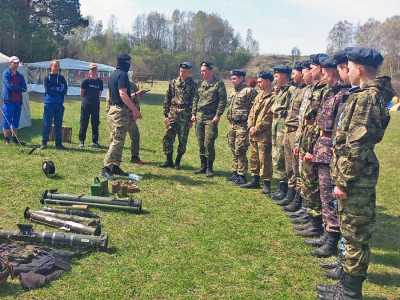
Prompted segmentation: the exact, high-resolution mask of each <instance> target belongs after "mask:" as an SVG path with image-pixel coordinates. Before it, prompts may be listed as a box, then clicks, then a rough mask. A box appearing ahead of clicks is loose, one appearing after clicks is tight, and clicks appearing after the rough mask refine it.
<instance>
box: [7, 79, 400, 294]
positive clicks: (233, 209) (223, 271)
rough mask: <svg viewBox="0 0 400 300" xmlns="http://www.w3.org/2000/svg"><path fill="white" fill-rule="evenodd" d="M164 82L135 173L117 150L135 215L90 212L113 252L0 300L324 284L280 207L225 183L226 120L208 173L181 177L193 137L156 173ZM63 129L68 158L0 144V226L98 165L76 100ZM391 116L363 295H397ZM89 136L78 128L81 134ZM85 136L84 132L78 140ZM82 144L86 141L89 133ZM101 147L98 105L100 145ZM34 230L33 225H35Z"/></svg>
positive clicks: (381, 149)
mask: <svg viewBox="0 0 400 300" xmlns="http://www.w3.org/2000/svg"><path fill="white" fill-rule="evenodd" d="M165 87H166V86H165V84H164V85H161V84H157V85H156V86H154V87H153V88H152V90H153V94H150V95H148V96H146V98H145V100H144V103H143V105H142V111H143V116H144V118H143V120H141V121H140V125H139V126H140V127H141V134H142V143H141V145H142V147H141V156H142V159H144V160H145V161H147V162H148V163H147V164H146V165H145V166H142V167H137V166H135V165H131V164H130V163H129V162H128V161H129V148H128V147H127V148H126V149H125V152H124V163H123V164H122V167H123V169H126V170H129V171H131V172H135V173H138V174H142V175H144V179H143V180H142V181H141V182H140V187H141V189H142V191H141V192H140V193H139V194H138V195H137V197H138V198H140V199H142V200H143V202H144V208H145V210H146V212H147V213H145V214H142V215H132V214H129V213H124V212H102V211H98V212H99V214H101V216H102V223H103V230H104V231H105V232H107V233H108V234H109V237H110V246H112V247H114V248H115V249H116V252H115V253H113V254H107V253H99V252H97V253H92V254H90V255H87V256H85V257H83V258H81V259H79V260H78V259H77V260H75V261H74V264H73V268H72V271H71V272H69V273H66V274H65V275H63V276H62V278H61V279H59V280H57V281H56V282H54V283H52V284H51V285H49V286H47V287H45V288H42V289H39V290H35V291H30V292H25V291H24V290H22V289H21V288H20V286H19V283H18V281H10V280H9V282H8V283H7V284H6V285H5V286H2V287H1V288H0V297H1V298H2V299H15V298H17V299H315V292H314V289H315V285H316V284H317V283H320V282H327V283H328V282H329V281H328V280H326V279H324V276H323V272H322V271H321V270H320V268H319V267H318V265H319V263H320V261H321V260H319V259H317V258H314V257H312V256H311V255H310V254H309V253H310V251H311V248H310V247H308V246H305V245H304V243H303V240H302V239H301V238H299V237H296V236H295V235H294V234H293V230H292V226H291V224H290V223H289V221H288V219H287V218H286V216H285V215H284V214H283V213H282V211H281V209H280V208H278V207H277V206H276V205H274V204H272V203H271V201H269V200H267V199H266V198H265V197H264V196H263V195H261V193H260V191H244V190H240V189H238V188H236V187H233V186H232V185H231V184H229V183H227V182H226V180H225V177H226V175H227V174H228V172H229V167H230V158H231V156H230V150H229V148H228V147H227V142H226V138H225V136H226V131H227V122H226V121H225V119H224V121H223V122H222V124H221V128H220V135H219V138H218V140H217V161H216V166H215V167H216V171H217V176H216V177H214V178H211V179H207V178H205V177H204V176H195V175H193V170H194V169H195V168H197V167H198V165H199V162H198V149H197V143H196V139H195V136H194V132H193V130H191V132H190V139H189V145H188V152H187V154H186V155H185V156H184V160H183V170H181V171H176V170H162V169H160V168H158V167H157V165H158V164H159V163H160V162H162V161H163V159H164V156H163V154H162V144H161V141H162V136H163V123H162V112H161V105H160V104H161V101H162V95H160V94H164V90H165ZM33 100H35V101H32V102H31V109H32V121H33V127H32V128H27V129H24V130H22V131H21V136H22V137H23V139H24V140H26V141H29V142H32V143H40V140H41V133H40V132H41V115H42V109H43V108H42V103H41V101H40V98H38V97H37V96H35V97H33ZM65 107H66V110H65V117H64V124H65V126H71V127H72V128H73V142H74V143H73V144H72V145H66V146H67V147H69V148H71V150H70V151H55V150H54V149H52V148H50V149H48V150H45V151H37V152H35V153H34V154H33V155H30V156H28V155H27V154H25V153H21V152H20V151H19V150H18V149H17V148H16V147H15V146H5V145H3V144H1V145H0V166H1V169H2V170H1V172H0V195H1V198H0V226H1V227H3V228H14V227H15V224H16V223H18V222H22V221H23V210H24V208H25V207H26V206H29V207H31V208H33V209H37V208H40V207H41V205H40V203H39V197H40V194H41V192H42V191H43V190H45V189H48V188H58V189H59V190H60V191H63V192H69V193H86V192H88V190H89V185H90V183H91V181H92V178H93V177H94V176H97V175H98V173H99V171H100V169H101V167H102V162H103V157H104V153H105V150H104V149H103V150H89V149H86V150H85V151H80V150H79V149H78V147H77V144H78V137H77V135H78V129H79V112H80V103H79V102H78V101H71V100H68V101H67V102H66V104H65ZM399 127H400V114H397V115H393V118H392V121H391V124H390V128H389V129H388V131H387V134H386V136H385V140H384V141H383V142H382V143H381V144H380V145H378V147H377V152H378V156H379V158H380V160H381V176H380V181H379V186H378V199H377V204H378V209H377V224H376V232H375V234H374V237H373V241H372V263H371V266H370V270H369V272H370V276H369V279H368V281H367V282H366V284H365V290H364V291H365V292H364V294H365V299H390V300H394V299H399V295H400V287H399V286H400V234H399V232H400V218H399V215H400V204H399V203H400V201H399V200H400V196H399V188H398V180H399V179H398V176H399V175H400V172H399V167H400V163H399V157H400V133H399V130H398V128H399ZM89 132H90V131H89ZM89 134H90V133H89ZM89 136H90V135H89ZM107 141H108V138H107V133H106V125H105V116H104V109H103V113H102V123H101V143H102V144H103V145H106V144H107ZM45 158H49V159H52V160H53V161H54V162H55V164H56V168H57V174H58V177H57V178H56V179H48V178H46V177H44V176H43V174H42V171H41V168H40V166H41V161H42V160H43V159H45ZM37 229H38V230H39V229H44V227H40V226H38V227H37Z"/></svg>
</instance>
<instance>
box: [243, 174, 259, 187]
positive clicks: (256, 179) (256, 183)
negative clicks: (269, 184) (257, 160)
mask: <svg viewBox="0 0 400 300" xmlns="http://www.w3.org/2000/svg"><path fill="white" fill-rule="evenodd" d="M240 187H241V188H243V189H258V188H259V187H260V176H258V175H254V176H253V178H252V180H251V181H250V182H249V183H245V184H242V185H241V186H240Z"/></svg>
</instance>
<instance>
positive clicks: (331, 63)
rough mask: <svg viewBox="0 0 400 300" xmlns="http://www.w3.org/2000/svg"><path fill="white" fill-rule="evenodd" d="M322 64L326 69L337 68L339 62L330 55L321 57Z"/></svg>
mask: <svg viewBox="0 0 400 300" xmlns="http://www.w3.org/2000/svg"><path fill="white" fill-rule="evenodd" d="M320 65H321V67H322V68H325V69H328V68H330V69H336V67H337V63H336V61H335V59H334V58H333V57H330V56H328V57H325V58H323V59H321V62H320Z"/></svg>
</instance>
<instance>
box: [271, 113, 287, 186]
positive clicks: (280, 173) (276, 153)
mask: <svg viewBox="0 0 400 300" xmlns="http://www.w3.org/2000/svg"><path fill="white" fill-rule="evenodd" d="M284 136H285V119H284V118H275V116H274V119H273V121H272V170H273V171H272V174H273V177H274V179H277V180H286V179H287V176H286V169H285V149H284V146H283V139H284Z"/></svg>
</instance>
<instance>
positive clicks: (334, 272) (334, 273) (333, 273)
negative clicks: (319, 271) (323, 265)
mask: <svg viewBox="0 0 400 300" xmlns="http://www.w3.org/2000/svg"><path fill="white" fill-rule="evenodd" d="M343 275H344V271H343V267H342V266H341V265H338V266H337V267H336V268H334V269H331V270H328V271H326V273H325V276H326V277H328V278H329V279H334V280H339V279H340V278H342V276H343Z"/></svg>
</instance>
